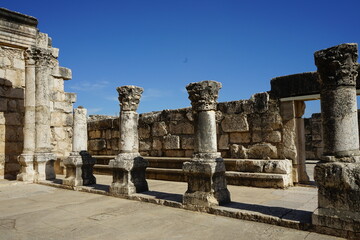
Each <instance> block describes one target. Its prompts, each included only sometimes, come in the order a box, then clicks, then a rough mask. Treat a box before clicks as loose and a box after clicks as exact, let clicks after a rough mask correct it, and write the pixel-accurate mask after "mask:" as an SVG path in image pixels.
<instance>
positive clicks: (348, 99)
mask: <svg viewBox="0 0 360 240" xmlns="http://www.w3.org/2000/svg"><path fill="white" fill-rule="evenodd" d="M321 99H322V101H321V113H322V120H323V129H324V155H325V156H338V157H342V156H343V157H347V156H352V155H353V154H357V153H358V151H359V136H358V133H359V132H358V117H357V104H356V87H355V86H339V87H338V88H334V89H326V90H323V91H321Z"/></svg>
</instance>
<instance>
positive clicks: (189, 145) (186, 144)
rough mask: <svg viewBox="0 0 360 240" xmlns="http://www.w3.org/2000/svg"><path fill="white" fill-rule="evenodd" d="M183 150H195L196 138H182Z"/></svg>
mask: <svg viewBox="0 0 360 240" xmlns="http://www.w3.org/2000/svg"><path fill="white" fill-rule="evenodd" d="M181 148H182V149H194V137H182V138H181Z"/></svg>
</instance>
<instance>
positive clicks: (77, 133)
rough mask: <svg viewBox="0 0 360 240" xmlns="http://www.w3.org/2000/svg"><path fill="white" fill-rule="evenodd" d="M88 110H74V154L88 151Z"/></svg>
mask: <svg viewBox="0 0 360 240" xmlns="http://www.w3.org/2000/svg"><path fill="white" fill-rule="evenodd" d="M86 113H87V111H86V109H85V108H81V107H79V108H76V109H74V122H73V124H74V126H73V139H72V140H73V145H72V151H73V152H80V151H87V140H88V136H87V121H86Z"/></svg>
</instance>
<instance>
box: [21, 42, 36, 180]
mask: <svg viewBox="0 0 360 240" xmlns="http://www.w3.org/2000/svg"><path fill="white" fill-rule="evenodd" d="M24 108H25V117H24V129H23V133H24V149H23V152H22V154H21V155H20V156H19V157H18V161H19V163H20V165H21V172H20V173H19V174H18V175H17V180H19V181H24V182H33V181H34V174H35V171H34V152H35V59H34V50H33V49H28V50H26V51H25V101H24Z"/></svg>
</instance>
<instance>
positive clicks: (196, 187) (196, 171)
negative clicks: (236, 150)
mask: <svg viewBox="0 0 360 240" xmlns="http://www.w3.org/2000/svg"><path fill="white" fill-rule="evenodd" d="M204 160H206V159H204ZM183 171H184V173H185V175H186V176H187V179H188V190H187V191H186V193H185V194H184V197H183V202H184V204H186V205H193V206H198V207H210V206H214V205H219V204H223V203H227V202H230V193H229V191H228V190H227V185H226V179H225V176H224V174H225V165H224V162H223V160H222V159H221V158H220V159H219V160H217V161H214V162H206V161H205V162H202V161H192V162H185V163H184V165H183ZM200 176H201V177H200Z"/></svg>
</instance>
